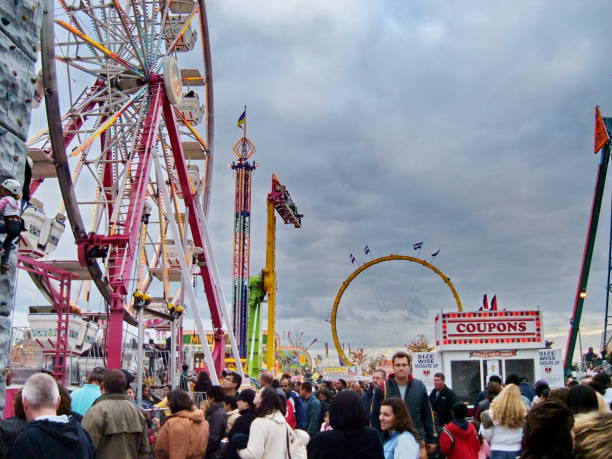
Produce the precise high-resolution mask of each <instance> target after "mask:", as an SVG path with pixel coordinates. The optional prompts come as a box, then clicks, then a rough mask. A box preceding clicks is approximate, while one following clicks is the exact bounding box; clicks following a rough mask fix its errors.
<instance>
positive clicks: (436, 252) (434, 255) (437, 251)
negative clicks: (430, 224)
mask: <svg viewBox="0 0 612 459" xmlns="http://www.w3.org/2000/svg"><path fill="white" fill-rule="evenodd" d="M439 253H440V249H438V250H436V251H435V252H434V253H432V254H431V256H432V257H436V256H438V254H439Z"/></svg>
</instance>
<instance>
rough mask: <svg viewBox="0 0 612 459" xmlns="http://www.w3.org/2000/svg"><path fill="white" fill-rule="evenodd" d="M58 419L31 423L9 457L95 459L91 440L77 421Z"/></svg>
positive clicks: (60, 417)
mask: <svg viewBox="0 0 612 459" xmlns="http://www.w3.org/2000/svg"><path fill="white" fill-rule="evenodd" d="M55 419H57V420H61V421H65V422H56V421H55V420H49V419H42V420H38V421H32V422H30V423H29V424H28V425H27V426H26V428H25V430H24V431H23V432H21V434H20V435H19V436H18V437H17V439H16V440H15V443H14V444H13V447H12V448H11V450H10V452H9V458H15V459H43V458H44V459H73V458H74V459H93V458H94V457H95V456H94V455H95V452H94V447H93V444H92V441H91V438H90V437H89V435H88V434H87V432H86V431H85V430H84V429H83V428H82V427H81V424H79V423H78V422H77V421H76V420H75V419H73V418H72V417H70V418H69V417H67V416H57V417H55Z"/></svg>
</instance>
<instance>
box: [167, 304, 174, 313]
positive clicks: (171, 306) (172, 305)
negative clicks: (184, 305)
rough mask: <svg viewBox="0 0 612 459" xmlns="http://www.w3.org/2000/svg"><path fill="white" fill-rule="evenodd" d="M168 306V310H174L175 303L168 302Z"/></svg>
mask: <svg viewBox="0 0 612 459" xmlns="http://www.w3.org/2000/svg"><path fill="white" fill-rule="evenodd" d="M166 308H168V311H170V312H172V311H174V303H167V304H166Z"/></svg>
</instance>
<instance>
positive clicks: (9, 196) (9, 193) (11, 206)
mask: <svg viewBox="0 0 612 459" xmlns="http://www.w3.org/2000/svg"><path fill="white" fill-rule="evenodd" d="M20 192H21V185H20V184H19V182H18V181H17V180H13V179H6V180H5V181H4V182H2V187H0V196H2V198H1V199H0V216H2V219H1V220H0V234H6V237H5V238H4V243H3V244H2V258H1V259H0V274H6V273H7V272H8V262H9V255H10V254H11V248H12V246H13V241H14V240H15V239H17V238H18V237H19V233H20V232H21V216H20V214H21V212H20V204H19V193H20Z"/></svg>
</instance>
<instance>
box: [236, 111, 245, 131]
mask: <svg viewBox="0 0 612 459" xmlns="http://www.w3.org/2000/svg"><path fill="white" fill-rule="evenodd" d="M245 124H246V108H245V109H244V111H243V112H242V115H240V118H238V122H237V123H236V127H239V128H241V127H243V126H244V125H245Z"/></svg>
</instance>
